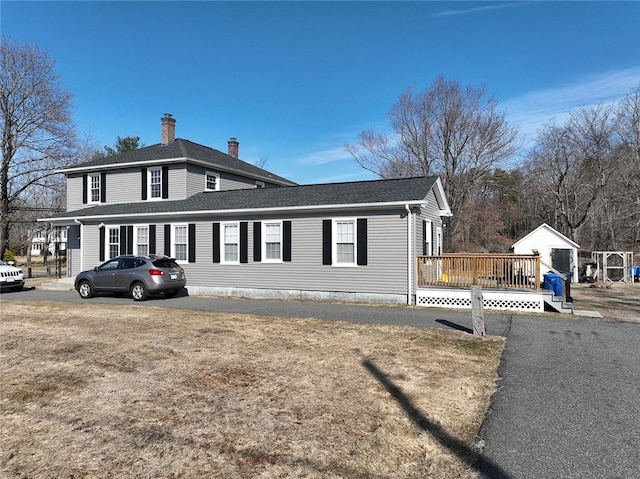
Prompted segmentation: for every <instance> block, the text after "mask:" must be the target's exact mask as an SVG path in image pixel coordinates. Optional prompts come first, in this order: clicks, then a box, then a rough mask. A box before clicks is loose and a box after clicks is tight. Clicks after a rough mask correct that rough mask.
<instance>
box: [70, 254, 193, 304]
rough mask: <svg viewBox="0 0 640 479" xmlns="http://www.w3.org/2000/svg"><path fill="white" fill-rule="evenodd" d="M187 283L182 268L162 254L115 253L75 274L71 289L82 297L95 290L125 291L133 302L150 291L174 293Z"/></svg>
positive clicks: (144, 297)
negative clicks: (105, 260)
mask: <svg viewBox="0 0 640 479" xmlns="http://www.w3.org/2000/svg"><path fill="white" fill-rule="evenodd" d="M186 283H187V280H186V277H185V275H184V269H182V268H181V267H180V266H179V265H178V263H176V261H175V260H174V259H173V258H168V257H166V256H151V257H146V256H118V257H116V258H112V259H110V260H109V261H107V262H106V263H103V264H101V265H100V266H96V267H95V268H93V269H90V270H87V271H83V272H82V273H80V274H78V276H76V280H75V288H76V291H78V293H79V294H80V296H81V297H82V298H85V299H86V298H91V297H93V296H94V295H95V294H96V293H129V294H130V295H131V297H132V298H133V300H134V301H144V300H145V299H147V298H148V297H149V295H150V294H158V293H164V295H165V296H166V297H168V298H171V297H173V296H175V295H176V294H178V292H179V291H180V290H181V289H182V288H184V286H185V284H186Z"/></svg>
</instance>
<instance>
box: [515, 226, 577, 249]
mask: <svg viewBox="0 0 640 479" xmlns="http://www.w3.org/2000/svg"><path fill="white" fill-rule="evenodd" d="M542 230H547V231H548V232H550V233H551V234H553V235H554V236H556V237H557V238H559V239H560V240H562V241H564V242H565V243H568V244H569V245H571V246H573V247H574V248H576V249H577V248H580V245H579V244H578V243H576V242H575V241H573V240H571V239H569V238H567V237H566V236H565V235H563V234H562V233H560V232H559V231H558V230H556V229H554V228H552V227H551V226H549V225H548V224H547V223H542V224H541V225H540V226H538V227H537V228H536V229H534V230H533V231H531V232H530V233H529V234H527V235H525V236H523V237H522V238H520V239H519V240H518V241H516V242H515V243H513V245H512V246H511V247H512V248H515V247H516V246H518V245H519V244H520V243H523V242H525V241H526V240H527V239H529V238H531V237H533V236H535V235H537V234H538V233H539V232H540V231H542Z"/></svg>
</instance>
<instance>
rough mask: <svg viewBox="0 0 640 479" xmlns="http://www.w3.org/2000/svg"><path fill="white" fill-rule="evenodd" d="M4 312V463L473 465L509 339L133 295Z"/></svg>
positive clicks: (0, 379)
mask: <svg viewBox="0 0 640 479" xmlns="http://www.w3.org/2000/svg"><path fill="white" fill-rule="evenodd" d="M0 300H1V298H0ZM0 312H1V314H0V384H1V385H2V387H1V388H0V476H2V477H21V478H84V477H100V478H110V477H111V478H128V477H136V478H178V477H184V478H202V477H213V478H218V477H220V478H254V477H256V478H303V477H304V478H379V479H382V478H424V477H433V478H462V477H467V475H468V472H469V463H470V462H471V461H472V460H473V453H472V450H471V449H470V448H469V447H468V446H471V445H472V444H473V441H474V438H475V436H476V434H477V432H478V430H479V427H480V425H481V423H482V420H483V418H484V415H485V411H486V408H487V406H488V403H489V399H490V396H491V394H492V393H493V392H494V390H495V383H494V381H495V379H496V368H497V365H498V362H499V358H500V354H501V352H502V349H503V346H504V340H503V339H502V338H487V339H484V340H482V339H474V338H473V337H472V336H470V335H468V334H464V333H461V332H455V331H440V330H427V329H417V328H405V327H397V326H371V325H357V324H350V323H346V322H345V323H334V322H321V321H314V320H298V319H289V318H263V317H254V316H247V315H229V314H217V313H213V312H212V313H205V312H192V311H188V312H187V311H185V312H181V311H176V310H170V309H162V308H153V307H140V306H136V305H131V306H108V305H98V304H90V303H88V304H86V305H84V304H83V305H80V306H78V305H68V304H63V303H39V304H34V303H28V302H20V301H13V300H12V301H2V305H1V309H0ZM416 416H420V417H416Z"/></svg>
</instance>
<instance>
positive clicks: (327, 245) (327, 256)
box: [322, 220, 331, 264]
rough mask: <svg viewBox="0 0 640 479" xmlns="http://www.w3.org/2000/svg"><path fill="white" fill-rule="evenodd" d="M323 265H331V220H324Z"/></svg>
mask: <svg viewBox="0 0 640 479" xmlns="http://www.w3.org/2000/svg"><path fill="white" fill-rule="evenodd" d="M322 264H331V220H322Z"/></svg>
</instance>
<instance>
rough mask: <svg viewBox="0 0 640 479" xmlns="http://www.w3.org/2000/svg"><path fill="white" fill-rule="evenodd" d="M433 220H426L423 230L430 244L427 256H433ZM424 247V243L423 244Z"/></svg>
mask: <svg viewBox="0 0 640 479" xmlns="http://www.w3.org/2000/svg"><path fill="white" fill-rule="evenodd" d="M432 228H433V222H432V221H431V220H425V222H424V229H425V231H424V232H423V235H424V237H425V238H426V242H427V243H428V244H429V248H428V249H427V256H433V230H432ZM423 248H424V245H423Z"/></svg>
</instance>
